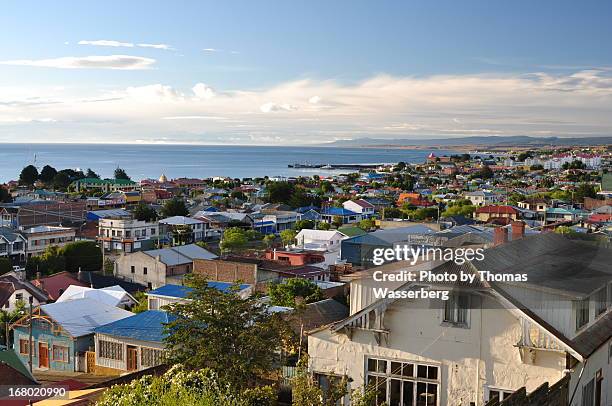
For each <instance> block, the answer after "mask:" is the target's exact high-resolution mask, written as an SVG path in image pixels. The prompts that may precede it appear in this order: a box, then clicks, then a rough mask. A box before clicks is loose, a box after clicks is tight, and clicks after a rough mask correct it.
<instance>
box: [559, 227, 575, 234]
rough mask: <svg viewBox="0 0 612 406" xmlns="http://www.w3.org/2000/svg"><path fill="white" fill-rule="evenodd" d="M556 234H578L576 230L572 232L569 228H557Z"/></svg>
mask: <svg viewBox="0 0 612 406" xmlns="http://www.w3.org/2000/svg"><path fill="white" fill-rule="evenodd" d="M555 233H557V234H565V235H574V234H576V232H575V231H574V230H572V229H571V228H570V227H568V226H559V227H557V228H555Z"/></svg>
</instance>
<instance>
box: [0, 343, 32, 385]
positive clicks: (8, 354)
mask: <svg viewBox="0 0 612 406" xmlns="http://www.w3.org/2000/svg"><path fill="white" fill-rule="evenodd" d="M0 363H3V364H6V365H8V366H10V367H11V368H13V369H15V370H17V371H19V372H20V373H21V374H22V375H24V376H26V377H28V378H30V379H31V380H33V381H36V379H34V377H33V376H32V374H30V371H29V370H28V368H27V367H26V366H25V365H24V363H23V362H21V360H20V359H19V357H18V356H17V354H15V351H13V350H2V351H0Z"/></svg>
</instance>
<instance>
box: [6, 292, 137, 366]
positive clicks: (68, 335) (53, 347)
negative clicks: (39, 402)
mask: <svg viewBox="0 0 612 406" xmlns="http://www.w3.org/2000/svg"><path fill="white" fill-rule="evenodd" d="M133 314H134V313H132V312H128V311H127V310H123V309H120V308H118V307H114V306H111V305H107V304H105V303H102V302H98V301H97V300H94V299H89V298H85V299H75V300H69V301H65V302H58V303H51V304H46V305H42V306H39V307H38V308H37V309H36V312H35V314H34V315H33V317H32V349H33V351H32V367H33V369H37V370H53V371H66V372H77V371H86V361H85V359H86V356H85V353H86V352H87V351H92V350H93V348H94V334H93V330H94V329H95V328H96V327H99V326H102V325H104V324H108V323H111V322H114V321H117V320H121V319H124V318H126V317H130V316H132V315H133ZM29 323H30V318H29V316H25V317H23V318H21V319H20V320H19V321H18V322H17V323H16V324H15V325H14V326H13V331H14V342H13V349H14V350H15V353H17V355H18V356H19V358H20V359H21V361H22V362H24V363H25V364H26V365H27V364H28V362H29V359H30V356H29V351H30V336H29V326H30V324H29Z"/></svg>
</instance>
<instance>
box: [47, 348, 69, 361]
mask: <svg viewBox="0 0 612 406" xmlns="http://www.w3.org/2000/svg"><path fill="white" fill-rule="evenodd" d="M56 348H57V349H58V350H59V349H61V350H60V351H62V357H61V358H59V357H56V356H55V349H56ZM51 360H52V361H56V362H65V363H69V362H70V347H68V346H66V345H61V344H53V345H52V346H51Z"/></svg>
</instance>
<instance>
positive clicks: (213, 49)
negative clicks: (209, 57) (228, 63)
mask: <svg viewBox="0 0 612 406" xmlns="http://www.w3.org/2000/svg"><path fill="white" fill-rule="evenodd" d="M202 51H204V52H219V51H221V50H220V49H217V48H204V49H203V50H202Z"/></svg>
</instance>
